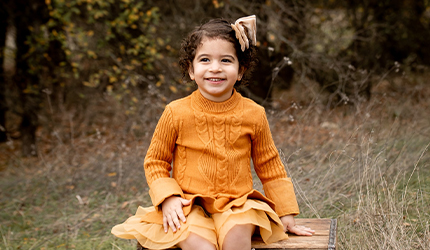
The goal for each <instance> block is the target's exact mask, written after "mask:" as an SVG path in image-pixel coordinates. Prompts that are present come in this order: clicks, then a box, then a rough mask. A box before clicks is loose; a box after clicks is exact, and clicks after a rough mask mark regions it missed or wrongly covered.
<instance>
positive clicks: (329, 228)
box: [137, 218, 337, 250]
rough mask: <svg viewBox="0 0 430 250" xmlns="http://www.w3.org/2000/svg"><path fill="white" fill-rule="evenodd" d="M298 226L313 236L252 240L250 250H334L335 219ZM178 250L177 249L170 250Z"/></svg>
mask: <svg viewBox="0 0 430 250" xmlns="http://www.w3.org/2000/svg"><path fill="white" fill-rule="evenodd" d="M296 223H297V224H298V225H303V226H307V227H310V228H312V229H313V230H315V234H314V235H313V236H297V235H292V234H288V237H289V239H288V240H283V241H278V242H275V243H272V244H270V245H266V244H264V243H263V242H262V240H261V239H258V238H253V239H252V249H255V250H257V249H259V250H274V249H283V250H292V249H296V250H299V249H303V250H304V249H306V250H321V249H328V250H335V249H336V231H337V220H336V219H300V218H297V219H296ZM137 245H138V246H137V250H143V249H146V248H143V247H142V246H140V244H139V243H137ZM172 249H179V248H172Z"/></svg>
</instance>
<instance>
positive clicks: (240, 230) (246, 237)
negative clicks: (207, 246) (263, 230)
mask: <svg viewBox="0 0 430 250" xmlns="http://www.w3.org/2000/svg"><path fill="white" fill-rule="evenodd" d="M254 231H255V226H254V225H251V224H246V225H237V226H235V227H233V228H232V229H230V231H228V233H227V235H226V236H225V239H224V242H223V244H222V249H223V250H238V249H247V250H248V249H251V238H252V235H253V234H254Z"/></svg>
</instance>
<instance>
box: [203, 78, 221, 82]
mask: <svg viewBox="0 0 430 250" xmlns="http://www.w3.org/2000/svg"><path fill="white" fill-rule="evenodd" d="M206 80H208V81H211V82H220V81H224V80H225V79H223V78H206Z"/></svg>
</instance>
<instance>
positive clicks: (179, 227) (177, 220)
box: [173, 214, 181, 230]
mask: <svg viewBox="0 0 430 250" xmlns="http://www.w3.org/2000/svg"><path fill="white" fill-rule="evenodd" d="M173 223H174V224H175V226H176V228H177V229H178V230H179V229H181V223H180V222H179V219H178V215H177V214H176V216H174V217H173Z"/></svg>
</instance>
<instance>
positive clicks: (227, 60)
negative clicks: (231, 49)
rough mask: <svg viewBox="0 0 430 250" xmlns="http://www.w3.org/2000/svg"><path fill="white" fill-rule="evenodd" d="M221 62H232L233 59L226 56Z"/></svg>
mask: <svg viewBox="0 0 430 250" xmlns="http://www.w3.org/2000/svg"><path fill="white" fill-rule="evenodd" d="M221 62H223V63H231V60H230V59H227V58H224V59H222V60H221Z"/></svg>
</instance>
